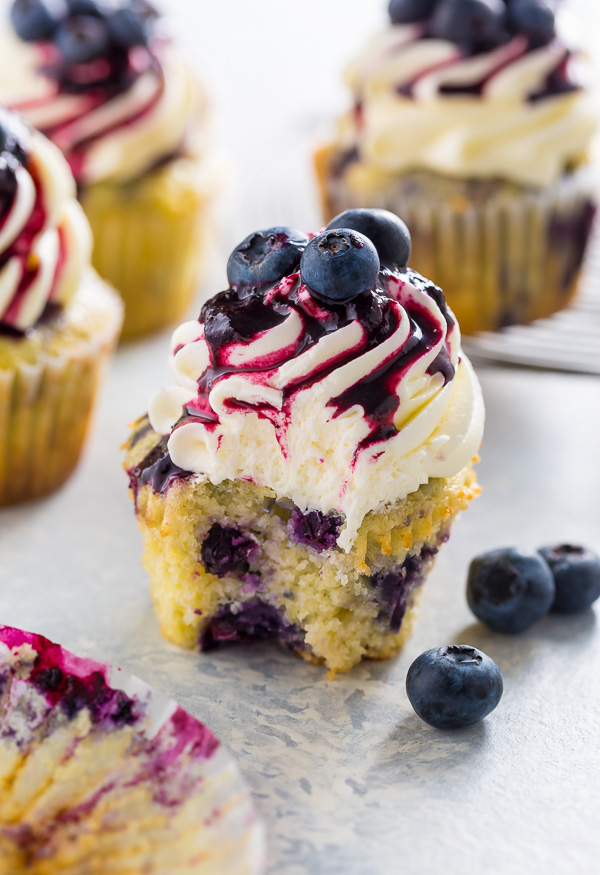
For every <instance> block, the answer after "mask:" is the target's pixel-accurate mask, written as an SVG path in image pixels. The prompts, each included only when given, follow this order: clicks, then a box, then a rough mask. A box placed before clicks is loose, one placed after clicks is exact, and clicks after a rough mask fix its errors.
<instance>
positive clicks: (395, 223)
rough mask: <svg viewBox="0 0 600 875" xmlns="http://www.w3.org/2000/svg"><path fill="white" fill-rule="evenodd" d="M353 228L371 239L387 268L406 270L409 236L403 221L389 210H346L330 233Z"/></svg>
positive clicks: (332, 221)
mask: <svg viewBox="0 0 600 875" xmlns="http://www.w3.org/2000/svg"><path fill="white" fill-rule="evenodd" d="M334 228H352V230H353V231H358V232H359V233H360V234H364V235H365V237H368V238H369V240H370V241H371V243H372V244H373V245H374V247H375V249H376V250H377V254H378V255H379V260H380V262H381V263H382V264H384V265H389V266H391V267H406V265H407V264H408V259H409V258H410V250H411V239H410V232H409V230H408V228H407V227H406V225H405V224H404V222H403V221H402V219H399V218H398V216H397V215H396V214H395V213H390V212H389V210H366V209H359V210H345V211H344V212H343V213H340V214H339V216H336V217H335V219H332V220H331V222H330V223H329V224H328V225H327V229H328V230H329V229H334Z"/></svg>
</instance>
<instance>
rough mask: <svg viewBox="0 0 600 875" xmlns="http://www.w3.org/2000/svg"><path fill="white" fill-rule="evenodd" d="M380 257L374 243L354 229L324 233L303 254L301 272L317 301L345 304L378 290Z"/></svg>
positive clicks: (339, 229)
mask: <svg viewBox="0 0 600 875" xmlns="http://www.w3.org/2000/svg"><path fill="white" fill-rule="evenodd" d="M379 269H380V264H379V256H378V255H377V250H376V249H375V247H374V246H373V244H372V243H371V241H370V240H369V239H368V238H367V237H365V236H364V234H360V233H359V232H358V231H353V230H352V229H351V228H337V229H336V230H334V231H324V232H323V233H322V234H319V236H318V237H314V238H313V239H312V240H311V241H310V243H309V244H308V246H307V247H306V249H305V250H304V252H303V254H302V259H301V261H300V273H301V275H302V281H303V282H304V283H306V285H307V286H308V287H309V289H310V290H311V292H313V293H314V294H315V296H316V297H317V298H321V299H322V300H324V301H329V302H334V303H343V302H344V301H351V300H352V298H356V297H357V296H358V295H360V294H362V293H363V292H366V291H368V290H369V289H374V288H375V284H376V282H377V277H378V276H379Z"/></svg>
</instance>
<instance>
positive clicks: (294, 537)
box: [125, 211, 483, 672]
mask: <svg viewBox="0 0 600 875" xmlns="http://www.w3.org/2000/svg"><path fill="white" fill-rule="evenodd" d="M342 224H343V227H336V228H332V229H329V230H326V231H325V232H323V233H321V234H319V235H317V236H314V235H306V234H304V233H302V232H301V231H296V230H294V229H291V228H281V227H278V228H271V229H269V230H266V231H259V232H256V233H253V234H250V236H249V237H247V238H246V239H245V240H244V241H243V242H242V243H241V244H240V245H239V246H238V247H237V248H236V249H235V250H234V252H233V253H232V255H231V257H230V259H229V262H228V269H227V273H228V279H229V284H230V287H229V289H228V290H227V291H225V292H222V293H220V294H218V295H216V296H215V297H213V298H212V299H210V300H209V301H207V303H206V304H205V305H204V307H203V308H202V312H201V314H200V318H199V319H198V320H197V321H192V322H187V323H185V324H183V325H182V326H180V327H179V328H178V329H177V330H176V331H175V333H174V335H173V339H172V345H171V353H172V354H171V359H170V363H171V368H172V373H173V377H174V381H175V385H173V386H172V387H171V388H166V389H163V390H160V391H159V392H158V393H157V394H156V396H155V397H154V398H153V400H152V402H151V404H150V407H149V414H148V416H145V417H143V418H142V419H141V420H139V421H138V422H137V423H136V425H135V426H134V429H133V432H132V434H131V437H130V440H129V444H128V453H127V459H126V462H125V465H126V469H127V471H128V474H129V478H130V486H131V492H132V495H133V498H134V501H135V510H136V515H137V520H138V523H139V526H140V528H141V531H142V534H143V539H144V544H145V559H144V562H145V566H146V568H147V569H148V572H149V574H150V577H151V591H152V598H153V602H154V606H155V608H156V612H157V614H158V619H159V622H160V626H161V629H162V632H163V634H164V635H165V636H166V637H167V638H168V639H170V640H171V641H174V642H175V643H177V644H179V645H182V646H183V647H190V648H193V647H200V648H201V649H203V650H205V649H208V648H211V647H214V646H216V645H219V644H222V643H224V642H230V641H254V640H257V639H264V638H274V639H278V640H279V641H281V642H282V643H284V644H285V645H287V646H288V647H289V648H291V649H292V650H294V651H296V652H297V653H299V654H300V655H301V656H303V657H305V658H306V659H307V660H309V661H311V662H315V663H324V664H325V665H326V666H327V667H328V668H329V669H330V670H331V671H333V672H336V671H347V670H349V669H350V668H351V667H352V666H353V665H355V664H356V663H357V662H359V661H360V660H361V658H362V657H373V658H384V657H388V656H391V655H392V654H393V653H394V651H395V650H396V649H397V648H398V647H400V646H401V644H402V643H403V641H404V640H405V639H406V637H407V636H408V634H409V632H410V628H411V625H412V621H413V614H414V607H415V603H416V600H417V596H418V593H419V589H420V586H421V584H422V583H423V580H424V578H425V576H426V574H427V572H428V570H429V568H430V567H431V565H432V563H433V559H434V557H435V555H436V553H437V552H438V550H439V548H440V546H441V545H442V544H443V543H444V542H445V541H446V540H447V539H448V536H449V533H450V528H451V525H452V522H453V520H454V519H455V518H456V515H457V513H458V511H460V510H463V509H464V508H466V507H467V506H468V504H469V501H470V499H471V498H472V497H473V496H474V495H475V494H476V493H477V485H476V480H475V474H474V471H473V468H472V464H471V463H472V460H473V459H474V456H475V453H476V452H477V450H478V448H479V444H480V441H481V436H482V426H483V404H482V399H481V394H480V389H479V385H478V382H477V379H476V377H475V375H474V373H473V370H472V368H471V365H470V364H469V361H468V360H467V358H466V357H465V356H464V355H463V354H462V352H461V346H460V332H459V328H458V325H457V323H456V320H455V319H454V317H453V315H452V313H451V312H450V310H449V309H448V308H447V307H446V304H445V301H444V295H443V293H442V291H441V290H440V289H439V288H438V287H437V286H435V285H433V283H431V282H429V281H428V280H426V279H424V278H423V277H422V276H420V275H419V274H418V273H416V272H415V271H413V270H411V269H409V268H408V267H407V266H406V265H407V259H408V255H409V249H410V243H409V240H410V238H409V236H408V232H407V230H406V226H404V225H403V223H402V222H401V221H400V220H399V219H398V218H397V217H396V216H393V215H391V214H390V213H386V212H384V211H359V212H356V213H350V214H346V215H345V216H344V217H343V223H342Z"/></svg>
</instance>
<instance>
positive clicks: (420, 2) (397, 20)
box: [388, 0, 438, 24]
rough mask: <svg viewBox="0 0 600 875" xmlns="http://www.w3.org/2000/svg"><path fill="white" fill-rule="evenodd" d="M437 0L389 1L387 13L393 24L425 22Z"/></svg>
mask: <svg viewBox="0 0 600 875" xmlns="http://www.w3.org/2000/svg"><path fill="white" fill-rule="evenodd" d="M437 2H438V0H390V4H389V6H388V12H389V15H390V18H391V19H392V22H393V23H394V24H411V23H412V22H413V21H425V20H426V19H427V18H429V16H430V15H431V13H432V12H433V10H434V9H435V6H436V3H437Z"/></svg>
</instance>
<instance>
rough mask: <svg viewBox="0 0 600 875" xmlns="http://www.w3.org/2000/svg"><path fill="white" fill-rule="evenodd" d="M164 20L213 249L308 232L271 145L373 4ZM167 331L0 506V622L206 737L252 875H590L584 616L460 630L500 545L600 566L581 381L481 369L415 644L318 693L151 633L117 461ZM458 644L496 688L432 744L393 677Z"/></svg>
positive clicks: (126, 356) (589, 408)
mask: <svg viewBox="0 0 600 875" xmlns="http://www.w3.org/2000/svg"><path fill="white" fill-rule="evenodd" d="M585 4H586V0H579V5H580V6H582V7H584V6H585ZM1 5H4V3H0V6H1ZM162 5H163V6H165V7H167V8H171V9H172V10H173V12H174V14H175V24H176V26H177V28H178V30H179V31H180V32H181V33H182V35H183V36H184V38H185V39H186V41H187V43H188V45H189V46H190V47H191V48H193V49H194V57H195V58H196V59H197V60H198V63H199V66H200V67H201V68H204V69H205V70H206V71H207V72H208V74H209V76H211V77H212V80H213V90H214V92H215V94H216V96H217V103H218V104H219V105H220V106H221V109H222V124H221V125H220V126H219V127H220V128H221V135H222V137H223V138H224V140H225V141H226V143H227V144H228V147H229V151H230V154H231V162H232V167H233V168H235V167H237V174H236V173H235V172H232V186H231V187H232V194H234V195H235V197H232V199H231V202H230V203H231V208H230V210H229V212H228V213H227V216H226V222H225V223H224V232H225V233H224V238H225V243H224V244H223V245H224V247H225V250H227V245H228V243H232V244H233V243H235V242H237V240H238V239H241V237H242V236H244V235H245V234H246V233H247V232H248V231H250V230H252V228H253V227H259V226H261V225H269V224H276V223H278V222H286V223H292V222H297V223H298V224H300V226H303V227H307V228H310V227H316V225H317V224H318V219H317V217H316V214H315V213H314V201H312V202H311V203H309V201H310V197H307V192H306V191H305V189H304V186H301V185H300V184H299V182H298V178H297V174H296V170H297V167H298V166H300V162H304V165H303V166H304V169H306V155H305V154H303V155H300V153H299V151H294V149H292V150H291V151H290V148H289V145H290V137H292V138H293V137H295V136H296V134H297V139H298V140H299V141H303V142H304V140H306V138H307V136H308V135H309V133H310V131H311V130H314V128H315V127H316V126H318V124H319V122H320V121H321V120H322V119H325V118H327V117H328V114H329V108H330V107H331V105H333V103H334V102H336V101H342V100H343V90H342V88H341V86H340V80H339V77H338V71H339V69H340V67H341V65H342V62H343V61H344V59H345V58H347V57H348V56H349V55H350V54H351V53H352V52H353V51H354V50H355V48H356V47H357V46H359V45H360V44H361V42H362V40H363V39H364V37H365V35H366V33H367V32H368V31H370V30H371V29H372V28H373V27H375V26H376V24H377V21H378V20H380V21H381V20H383V14H382V10H383V8H384V6H385V2H384V0H381V3H380V4H371V5H369V4H365V3H364V0H348V2H347V3H345V4H344V11H343V12H341V11H340V8H339V6H338V5H337V4H323V3H322V2H321V0H306V2H305V3H303V4H302V14H299V12H298V7H297V5H296V4H286V3H281V2H280V0H256V2H255V3H252V4H250V3H242V2H241V0H235V2H234V0H228V2H221V3H212V4H208V3H200V2H198V0H163V4H162ZM379 7H381V9H380V8H379ZM588 7H589V9H590V10H593V11H594V14H595V15H596V16H597V15H598V7H597V4H595V3H592V2H591V0H588ZM232 22H233V23H234V25H235V26H234V27H233V28H232V27H231V23H232ZM215 33H223V34H227V40H226V42H225V44H224V41H223V40H220V39H215V38H214V34H215ZM282 33H285V34H286V38H285V39H282V38H281V34H282ZM334 37H335V38H334ZM309 40H310V42H308V41H309ZM223 120H224V121H223ZM303 138H304V140H303ZM294 145H296V143H295V141H294ZM296 162H298V164H297V163H296ZM236 179H237V185H238V188H237V190H236V189H235V184H236V183H235V180H236ZM290 193H291V194H290ZM240 204H241V206H239V205H240ZM311 210H312V211H313V212H312V213H310V214H309V211H311ZM223 265H224V261H222V260H221V261H220V263H219V267H218V269H217V272H216V275H215V279H214V283H213V284H212V285H211V288H212V290H213V291H214V290H216V289H218V288H220V287H221V283H222V281H223ZM167 338H168V334H165V335H164V336H162V337H158V338H156V339H155V340H152V341H151V342H149V343H146V344H138V345H135V346H130V347H129V348H127V349H125V350H122V351H121V352H120V353H119V355H118V358H117V360H116V361H115V363H114V365H113V368H112V371H111V373H110V375H109V380H108V384H107V386H106V387H105V391H104V393H103V397H102V405H101V409H100V411H99V415H98V417H97V421H96V428H95V430H94V433H93V436H92V440H91V443H90V446H89V448H88V452H87V454H86V457H85V460H84V462H83V464H82V465H81V467H80V469H79V471H78V473H77V475H76V477H75V478H74V479H73V480H72V481H71V482H70V483H69V484H68V485H67V487H66V488H65V489H64V490H63V491H62V492H61V493H60V494H58V495H56V496H54V497H52V498H50V499H49V500H47V501H45V502H42V503H39V504H36V505H30V506H28V507H23V508H18V509H16V510H10V511H0V620H1V621H2V622H4V623H12V624H15V625H20V626H23V627H26V628H29V629H32V630H35V631H38V632H42V633H44V634H46V635H49V636H50V637H54V638H56V639H57V640H59V641H60V642H61V643H63V644H64V645H66V646H69V647H72V648H75V649H78V650H84V651H87V652H88V653H90V654H91V655H93V656H96V657H98V658H102V659H110V660H113V661H114V662H116V663H118V664H120V665H122V666H123V667H124V668H126V669H127V670H130V671H132V672H134V673H136V674H138V675H140V677H142V678H143V679H145V680H146V681H149V682H150V683H153V684H155V685H156V686H157V687H159V688H160V689H162V690H164V691H165V692H166V693H168V694H170V695H173V696H174V697H175V698H177V699H178V700H179V701H180V702H181V704H182V705H184V706H185V707H188V708H189V709H190V710H192V711H193V712H194V713H195V714H197V715H198V716H199V717H201V718H202V719H204V720H206V722H207V723H208V724H209V725H210V726H211V727H212V728H213V729H214V731H215V732H216V733H217V734H218V735H219V736H220V737H221V739H222V740H223V741H224V742H225V743H226V744H228V745H229V747H230V748H231V749H232V750H233V751H234V752H235V753H236V754H237V756H238V759H239V762H240V765H241V767H242V770H243V772H244V774H245V776H246V778H247V779H248V781H249V783H250V784H251V786H252V787H253V789H254V791H255V793H256V797H257V802H258V806H259V808H260V810H261V811H262V813H263V815H264V818H265V820H266V822H267V827H268V830H269V835H270V857H271V866H270V875H306V873H308V875H334V873H335V875H338V873H339V875H341V873H345V875H396V873H402V875H433V873H438V872H442V871H447V872H452V873H456V872H459V871H464V872H467V873H471V875H480V873H482V875H483V873H491V875H513V873H515V875H522V873H524V872H527V873H528V875H563V873H564V875H571V873H573V872H578V873H579V875H592V873H596V872H597V871H598V859H600V830H599V829H598V820H599V816H600V802H599V795H600V794H599V792H598V787H599V784H600V733H599V732H598V725H599V723H600V632H599V630H598V622H597V611H598V609H596V613H594V612H592V611H590V612H588V613H586V614H584V615H581V616H578V617H572V618H567V619H563V620H558V619H555V618H548V619H547V620H544V621H543V622H542V623H540V625H539V626H537V627H536V628H535V629H533V630H532V631H531V632H530V633H528V634H526V635H525V636H523V637H520V638H518V639H512V638H510V639H507V638H502V637H500V636H498V635H494V634H488V633H486V632H485V631H484V630H483V629H482V628H481V627H480V626H478V625H474V624H473V623H472V617H471V616H470V614H469V612H468V610H467V607H466V603H465V599H464V581H465V574H466V568H467V565H468V562H469V559H470V558H471V557H472V556H473V555H474V554H475V553H477V552H479V551H481V550H483V549H487V548H489V547H495V546H500V545H502V544H511V543H520V544H523V545H528V546H535V545H538V544H541V543H546V542H551V541H553V540H566V539H574V540H577V541H583V542H587V543H588V544H589V545H590V546H593V547H595V548H596V549H597V550H600V503H599V501H598V488H599V486H600V453H599V449H598V446H599V440H598V435H599V433H600V382H599V381H598V380H597V379H594V378H585V377H570V376H558V375H552V374H536V373H519V372H517V371H509V370H490V371H483V372H481V376H482V380H483V385H484V390H485V395H486V400H487V406H488V427H487V432H486V438H485V444H484V447H483V451H482V457H483V460H482V463H481V466H480V469H479V470H480V479H481V482H482V484H483V486H484V494H483V497H482V498H481V499H480V500H479V501H478V502H477V503H476V504H475V505H474V506H473V507H472V509H471V510H470V511H469V512H468V513H467V514H465V515H464V517H463V518H462V520H460V522H459V523H458V524H457V527H456V528H455V530H454V534H453V537H452V539H451V541H450V543H449V544H448V545H447V546H446V547H445V548H444V551H443V552H442V554H441V556H440V559H439V561H438V563H437V566H436V568H435V570H434V572H433V573H432V575H431V577H430V579H429V581H428V583H427V586H426V589H425V594H424V598H423V601H422V608H421V616H420V619H419V622H418V625H417V628H416V634H415V636H414V637H413V638H412V640H411V641H410V642H409V644H408V645H407V647H406V649H405V651H404V653H403V654H402V655H401V656H400V657H399V658H398V659H396V660H393V661H391V662H389V663H385V664H369V665H364V666H361V667H360V668H358V669H356V670H355V671H354V672H353V673H352V674H351V675H349V676H348V677H345V678H339V679H338V680H336V681H335V682H328V681H327V680H326V679H325V676H324V673H323V671H322V670H320V669H318V668H312V667H310V666H308V665H306V664H304V663H303V662H302V661H300V660H299V659H295V658H293V657H291V656H288V655H287V654H285V653H283V652H279V651H278V650H277V649H273V648H269V647H260V648H257V649H255V650H239V649H238V650H235V649H234V650H226V651H221V652H218V653H214V654H210V655H198V654H194V653H185V652H181V651H177V650H176V649H175V648H174V647H172V646H170V645H168V644H166V643H165V642H163V641H162V640H161V638H160V635H159V632H158V628H157V625H156V622H155V620H154V617H153V614H152V611H151V608H150V605H149V599H148V588H147V582H146V578H145V574H144V572H143V571H142V569H141V568H140V565H139V557H140V552H141V544H140V539H139V537H138V533H137V531H136V526H135V522H134V518H133V513H132V508H131V505H130V503H129V500H128V497H127V491H126V480H125V476H124V474H123V473H122V471H121V470H120V462H121V454H120V452H119V449H118V447H119V445H120V443H122V441H123V440H124V439H125V436H126V432H127V429H126V424H127V422H129V421H131V420H132V419H133V418H134V417H135V416H136V415H137V414H138V413H141V412H142V410H143V409H144V408H145V406H146V404H147V401H148V399H149V397H150V394H151V393H152V392H153V391H154V389H155V388H156V387H157V386H159V385H160V384H161V383H163V382H164V381H165V380H166V379H167V371H166V366H165V356H166V352H167ZM453 641H455V642H463V643H470V644H473V645H476V646H480V647H483V648H484V649H485V650H486V651H487V652H488V653H489V654H490V655H491V656H493V657H494V658H495V659H497V660H498V662H499V663H500V665H501V667H502V669H503V671H504V674H505V681H506V692H505V696H504V699H503V701H502V702H501V704H500V706H499V708H498V709H497V711H496V712H495V713H494V714H493V715H491V717H490V718H488V720H486V721H485V722H484V723H483V724H481V725H479V726H476V727H474V728H472V729H468V730H465V731H461V732H458V733H454V734H441V733H438V732H436V731H435V730H432V729H429V728H428V727H426V726H424V724H422V723H420V721H419V720H418V719H417V718H416V717H415V716H414V715H413V714H412V712H411V709H410V706H409V705H408V702H407V700H406V696H405V693H404V678H405V674H406V670H407V668H408V666H409V664H410V662H411V661H412V659H414V658H415V657H416V656H417V655H418V654H419V653H420V652H421V651H422V650H424V649H426V648H428V647H432V646H435V645H439V644H442V643H446V642H453Z"/></svg>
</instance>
